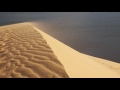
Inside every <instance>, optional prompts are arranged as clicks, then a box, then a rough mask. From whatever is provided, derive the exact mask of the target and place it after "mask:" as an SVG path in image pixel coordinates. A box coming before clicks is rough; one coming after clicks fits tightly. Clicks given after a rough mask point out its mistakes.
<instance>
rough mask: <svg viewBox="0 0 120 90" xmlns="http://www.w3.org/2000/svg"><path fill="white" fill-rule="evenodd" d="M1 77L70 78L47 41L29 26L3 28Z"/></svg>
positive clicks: (0, 57) (0, 46) (0, 44)
mask: <svg viewBox="0 0 120 90" xmlns="http://www.w3.org/2000/svg"><path fill="white" fill-rule="evenodd" d="M0 78H69V76H68V75H67V73H66V71H65V69H64V67H63V65H62V64H61V62H60V61H59V60H58V59H57V57H56V56H55V55H54V53H53V51H52V50H51V48H50V47H49V45H48V44H47V42H46V40H45V39H44V38H43V37H42V35H41V34H40V33H38V32H37V31H36V30H35V29H34V28H33V27H32V26H31V25H29V24H26V23H21V24H13V25H8V26H2V27H0Z"/></svg>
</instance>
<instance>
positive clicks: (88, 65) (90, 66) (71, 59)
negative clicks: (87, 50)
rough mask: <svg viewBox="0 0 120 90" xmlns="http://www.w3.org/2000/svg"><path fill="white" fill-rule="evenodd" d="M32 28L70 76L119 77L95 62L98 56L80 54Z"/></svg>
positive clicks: (119, 75) (119, 76)
mask: <svg viewBox="0 0 120 90" xmlns="http://www.w3.org/2000/svg"><path fill="white" fill-rule="evenodd" d="M33 27H34V25H33ZM34 28H35V29H36V30H37V31H38V32H39V33H41V34H42V35H43V37H44V38H45V39H46V41H47V43H48V44H49V45H50V47H51V49H52V50H53V52H54V53H55V55H56V56H57V57H58V60H60V62H61V63H62V64H63V66H64V68H65V70H66V72H67V74H68V75H69V77H70V78H120V74H118V73H116V72H115V71H113V70H111V69H110V68H109V67H106V66H104V65H102V64H101V63H99V62H96V60H95V59H97V60H98V58H95V57H94V58H93V57H92V58H91V56H89V55H85V54H82V53H80V52H78V51H76V50H74V49H72V48H71V47H69V46H67V45H65V44H64V43H62V42H60V41H59V40H57V39H55V38H53V37H51V36H50V35H48V34H46V33H44V32H43V31H42V30H40V29H38V28H36V27H34ZM101 62H103V61H101ZM111 65H114V64H111ZM119 67H120V65H119Z"/></svg>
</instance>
